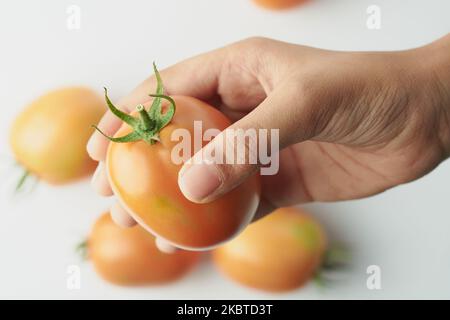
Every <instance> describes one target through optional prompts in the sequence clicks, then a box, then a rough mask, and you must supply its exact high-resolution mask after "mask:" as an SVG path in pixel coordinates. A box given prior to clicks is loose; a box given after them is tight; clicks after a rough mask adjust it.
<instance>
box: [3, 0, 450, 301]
mask: <svg viewBox="0 0 450 320" xmlns="http://www.w3.org/2000/svg"><path fill="white" fill-rule="evenodd" d="M71 4H76V5H79V6H80V8H81V29H80V30H76V31H70V30H68V29H67V28H66V19H67V16H68V15H67V14H66V9H67V7H68V6H69V5H71ZM370 4H377V5H379V6H380V7H381V10H382V28H381V30H368V29H367V27H366V19H367V14H366V9H367V7H368V6H369V5H370ZM0 9H1V10H0V94H1V96H0V97H1V104H0V110H1V117H0V146H1V150H0V152H1V164H2V172H1V177H2V179H1V180H2V181H3V182H2V183H1V188H2V192H1V194H0V199H1V200H0V201H1V203H0V218H1V221H0V298H149V299H157V298H190V299H195V298H213V299H222V298H225V299H226V298H236V299H239V298H296V299H318V298H369V299H375V298H450V239H449V238H450V232H449V230H450V200H449V199H450V161H447V162H445V163H443V164H442V165H441V166H440V167H439V168H438V169H436V170H435V171H434V172H433V173H431V174H429V175H427V176H426V177H424V178H423V179H421V180H419V181H417V182H414V183H411V184H408V185H404V186H400V187H397V188H395V189H393V190H390V191H388V192H385V193H383V194H381V195H379V196H376V197H372V198H369V199H365V200H359V201H349V202H341V203H334V204H314V205H309V206H308V208H309V209H310V210H311V211H312V212H313V213H314V214H315V215H316V216H317V217H318V218H319V219H320V220H321V221H322V222H323V223H324V224H325V225H326V227H327V228H328V230H329V232H330V234H331V236H332V237H333V238H334V239H338V240H339V241H343V242H345V243H347V244H348V245H349V246H350V247H351V249H352V251H353V268H352V269H351V270H350V271H349V272H348V278H346V280H345V281H341V282H339V283H337V284H335V285H334V286H332V287H330V288H329V289H327V290H325V291H320V290H318V289H317V288H315V287H314V286H313V285H309V286H307V287H305V288H303V289H300V290H296V291H293V292H290V293H288V294H281V295H273V294H266V293H262V292H259V291H254V290H249V289H246V288H243V287H241V286H239V285H237V284H234V283H232V282H231V281H229V280H227V279H224V278H223V277H221V276H220V275H218V274H217V272H216V271H215V270H214V268H213V267H212V266H211V265H210V264H209V263H208V262H207V261H205V262H204V263H203V264H202V265H201V266H200V267H199V268H197V269H196V270H195V271H193V272H192V273H191V274H189V275H188V276H187V277H185V278H183V279H182V280H180V281H178V282H176V283H174V284H172V285H169V286H163V287H156V288H155V287H150V288H139V289H136V288H120V287H115V286H111V285H109V284H107V283H105V282H103V281H102V280H100V279H99V278H98V277H97V276H96V274H95V273H94V271H93V270H92V266H91V265H90V264H89V263H88V262H86V263H81V262H80V260H79V258H78V256H77V255H76V254H75V253H74V246H75V244H76V243H77V242H79V241H80V240H81V239H83V237H84V236H85V235H86V234H87V233H88V231H89V228H90V226H91V224H92V222H93V221H94V220H95V218H96V217H97V216H98V215H99V214H101V213H102V211H104V210H105V209H106V208H107V207H108V204H109V203H111V199H101V198H100V197H98V196H96V195H95V194H94V193H93V192H92V190H91V188H90V186H89V183H88V181H84V182H81V183H78V184H76V185H72V186H67V187H63V188H58V189H57V188H52V187H48V186H45V185H43V184H42V185H40V186H39V187H38V189H37V190H35V192H34V193H33V194H32V195H30V196H25V197H18V198H17V197H16V198H13V197H11V194H10V193H8V192H7V190H8V188H10V187H11V184H10V182H11V180H13V179H14V178H15V177H14V175H15V174H16V172H13V171H10V170H6V169H8V168H10V167H8V165H9V163H10V162H11V159H10V157H11V156H10V152H9V149H8V143H7V141H8V140H7V137H8V128H9V125H10V123H11V121H12V119H13V117H14V116H15V114H16V113H17V112H18V111H19V110H20V109H21V108H22V107H23V106H24V105H25V104H26V103H28V102H29V101H30V100H32V99H33V98H35V97H36V96H38V95H40V94H42V93H43V92H45V91H46V90H48V89H52V88H55V87H59V86H63V85H71V84H84V85H89V86H91V87H93V88H95V89H97V90H98V91H99V92H100V90H101V88H102V87H103V86H107V87H108V88H110V89H111V90H110V92H111V93H112V94H113V98H118V97H119V96H120V95H123V94H126V92H127V91H128V90H130V89H131V88H133V87H134V86H135V85H136V84H137V83H139V82H140V81H141V80H143V79H144V78H145V77H147V76H148V75H149V74H150V73H151V62H152V61H153V60H156V61H157V63H158V65H159V67H160V68H163V67H165V66H168V65H170V64H172V63H175V62H177V61H179V60H181V59H183V58H186V57H189V56H191V55H193V54H197V53H200V52H203V51H206V50H210V49H213V48H216V47H219V46H223V45H225V44H227V43H230V42H233V41H236V40H239V39H242V38H245V37H248V36H254V35H259V36H267V37H272V38H276V39H280V40H285V41H290V42H295V43H302V44H306V45H312V46H318V47H323V48H329V49H339V50H395V49H406V48H411V47H415V46H419V45H422V44H425V43H428V42H430V41H432V40H434V39H436V38H438V37H440V36H442V35H444V34H446V33H448V32H449V31H450V13H449V12H450V1H448V0H440V1H438V0H434V1H431V0H427V1H425V0H416V1H410V0H409V1H406V0H404V1H400V0H384V1H382V0H373V1H365V0H354V1H350V0H340V1H338V0H335V1H333V0H312V1H311V2H310V3H309V4H306V5H304V6H302V7H300V8H298V9H294V10H291V11H288V12H283V13H279V12H269V11H266V10H262V9H259V8H257V7H255V6H254V5H253V4H252V3H251V2H250V0H226V1H225V0H191V1H188V0H178V1H175V0H159V1H156V0H155V1H152V0H146V1H135V0H128V1H106V0H101V1H99V0H96V1H92V0H90V1H88V0H84V1H81V0H72V1H67V0H54V1H51V0H46V1H23V0H20V1H18V0H14V1H12V0H11V1H2V4H1V8H0ZM449 54H450V53H449ZM186 76H189V75H186ZM71 264H79V265H80V266H81V271H82V272H81V289H80V290H68V289H67V287H66V279H67V273H66V268H67V266H68V265H71ZM371 264H377V265H379V266H380V267H381V270H382V290H379V291H371V290H368V289H367V288H366V278H367V274H366V268H367V266H368V265H371Z"/></svg>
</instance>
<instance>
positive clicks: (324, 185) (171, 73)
mask: <svg viewBox="0 0 450 320" xmlns="http://www.w3.org/2000/svg"><path fill="white" fill-rule="evenodd" d="M449 51H450V35H447V36H445V37H443V38H442V39H439V40H437V41H435V42H433V43H431V44H429V45H426V46H424V47H420V48H416V49H411V50H405V51H394V52H336V51H329V50H321V49H316V48H311V47H305V46H301V45H294V44H289V43H284V42H279V41H274V40H269V39H264V38H251V39H247V40H244V41H241V42H238V43H234V44H231V45H229V46H226V47H224V48H221V49H218V50H215V51H212V52H209V53H205V54H202V55H199V56H196V57H193V58H191V59H188V60H185V61H183V62H181V63H178V64H176V65H174V66H172V67H169V68H167V69H165V70H163V71H162V72H161V75H162V77H163V79H164V82H165V87H166V89H167V92H168V93H169V94H172V93H176V94H181V95H188V96H192V97H196V98H198V99H200V100H203V101H208V102H210V103H211V104H212V105H214V106H216V107H217V108H218V109H219V110H220V111H222V112H223V113H225V114H226V115H228V116H229V117H230V119H232V120H233V121H234V123H233V124H232V125H231V128H243V129H247V128H256V129H258V128H268V129H270V128H275V129H279V135H280V147H281V148H282V150H281V152H280V170H279V172H278V173H277V174H276V175H272V176H263V177H262V179H261V180H262V201H261V203H260V209H259V213H260V216H261V215H263V214H265V213H268V212H270V211H271V210H273V208H276V207H282V206H289V205H293V204H298V203H304V202H310V201H338V200H348V199H356V198H362V197H367V196H370V195H373V194H377V193H380V192H383V191H385V190H387V189H389V188H392V187H394V186H397V185H400V184H403V183H407V182H410V181H412V180H415V179H418V178H420V177H422V176H423V175H425V174H426V173H428V172H430V171H431V170H432V169H433V168H435V167H436V166H437V165H438V164H439V163H441V162H442V161H444V160H445V159H446V158H447V157H448V155H449V153H450V125H449V124H450V110H449V109H450V72H449V71H450V56H449V55H448V52H449ZM187 74H189V76H188V77H187V76H186V75H187ZM154 88H155V80H154V79H153V77H150V78H149V79H147V80H146V81H144V82H143V83H142V84H141V85H139V86H138V87H137V88H136V89H135V90H134V91H133V92H132V93H131V94H130V95H129V96H128V97H126V98H124V99H123V100H122V101H121V102H120V103H119V105H121V107H122V108H123V109H125V110H127V109H128V110H130V109H129V108H134V107H135V106H136V104H137V103H140V102H143V101H146V94H147V93H148V92H152V91H153V90H154ZM99 126H100V127H101V128H102V129H103V130H105V131H107V132H108V133H110V134H113V133H114V132H115V131H116V130H117V129H118V127H119V124H118V122H117V121H116V120H114V119H113V117H111V115H110V114H106V115H105V116H104V118H103V119H102V120H101V122H100V124H99ZM214 143H216V142H215V140H213V141H212V142H211V143H210V144H208V145H207V146H206V148H209V147H212V146H214ZM107 146H108V141H107V140H105V139H104V138H103V137H102V136H100V135H99V134H94V135H93V136H92V137H91V139H90V141H89V144H88V151H89V154H90V155H91V157H92V158H93V159H95V160H97V161H100V162H102V161H104V160H105V157H106V149H107ZM200 152H203V151H200ZM191 166H192V165H191V164H185V165H184V167H183V168H182V170H181V172H183V173H184V175H186V172H187V171H188V170H189V168H190V167H191ZM215 169H216V170H217V173H218V175H217V177H215V178H219V179H221V181H220V186H219V187H218V188H210V190H205V189H203V190H202V192H196V190H195V188H194V186H195V181H194V179H193V178H192V177H191V179H184V178H183V175H180V176H179V181H178V182H179V185H180V189H181V190H182V192H183V194H184V195H185V196H186V197H187V198H188V199H189V200H191V201H193V202H199V203H202V202H208V201H212V200H214V199H216V198H217V197H220V196H221V195H223V194H225V193H227V192H228V191H229V190H231V189H233V188H235V187H236V186H237V185H239V184H241V183H242V182H243V181H245V180H246V178H247V177H249V176H251V175H252V174H254V172H256V171H257V170H258V165H250V164H248V165H239V166H236V165H220V164H216V165H215ZM202 170H203V172H204V173H205V175H206V168H205V167H203V169H202V168H201V167H200V168H199V167H197V168H196V172H197V174H196V176H197V178H199V176H200V174H201V172H202ZM104 177H105V174H104V170H103V169H102V166H100V169H99V172H98V174H97V177H96V178H95V179H94V180H93V184H94V187H95V188H96V190H97V191H98V192H99V193H101V194H103V195H111V194H112V192H111V189H110V187H109V186H108V183H107V181H106V179H105V178H104ZM188 177H189V176H188ZM210 179H211V180H213V179H214V177H212V178H211V175H210ZM187 180H190V181H187ZM210 185H214V183H211V184H210ZM113 214H114V215H115V216H117V217H119V216H121V218H117V220H119V219H120V220H122V221H124V222H126V223H125V224H127V225H130V224H132V223H133V220H132V219H130V218H125V217H126V211H125V210H123V209H118V208H117V207H116V210H115V211H114V212H113Z"/></svg>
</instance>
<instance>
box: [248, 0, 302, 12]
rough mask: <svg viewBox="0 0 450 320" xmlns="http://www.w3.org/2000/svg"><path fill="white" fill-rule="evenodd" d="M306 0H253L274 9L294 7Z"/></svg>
mask: <svg viewBox="0 0 450 320" xmlns="http://www.w3.org/2000/svg"><path fill="white" fill-rule="evenodd" d="M306 1H307V0H253V2H255V3H256V4H257V5H259V6H261V7H264V8H266V9H272V10H282V9H288V8H292V7H295V6H297V5H299V4H301V3H303V2H306Z"/></svg>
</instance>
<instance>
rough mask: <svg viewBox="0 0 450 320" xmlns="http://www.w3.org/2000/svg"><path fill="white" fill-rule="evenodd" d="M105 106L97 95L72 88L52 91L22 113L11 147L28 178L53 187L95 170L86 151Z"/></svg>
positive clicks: (21, 183)
mask: <svg viewBox="0 0 450 320" xmlns="http://www.w3.org/2000/svg"><path fill="white" fill-rule="evenodd" d="M104 112H105V103H104V102H103V101H102V99H101V98H100V96H98V95H97V93H95V92H94V91H92V90H91V89H88V88H84V87H68V88H62V89H58V90H54V91H51V92H49V93H47V94H45V95H43V96H41V97H40V98H38V99H37V100H35V101H34V102H32V103H31V104H30V105H29V106H28V107H27V108H26V109H25V110H24V111H22V112H21V113H20V114H19V115H18V116H17V118H16V119H15V121H14V123H13V124H12V127H11V132H10V145H11V148H12V151H13V153H14V156H15V158H16V160H17V162H18V163H19V164H20V165H21V166H22V167H23V168H24V172H25V173H24V175H23V176H22V178H21V179H20V180H19V182H18V185H17V186H18V187H19V188H20V187H21V185H23V183H24V182H25V179H26V178H27V176H28V175H33V176H35V177H37V178H38V179H40V180H43V181H45V182H48V183H50V184H64V183H68V182H72V181H74V180H77V179H79V178H81V177H84V176H86V175H88V174H90V173H92V171H93V170H94V169H95V162H94V161H93V160H91V159H90V158H89V156H88V154H87V151H86V143H87V141H88V139H89V136H90V134H91V129H90V125H91V124H92V123H93V122H97V121H99V119H100V118H101V116H102V114H103V113H104Z"/></svg>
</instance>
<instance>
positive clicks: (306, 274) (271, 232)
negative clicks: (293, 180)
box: [213, 208, 327, 291]
mask: <svg viewBox="0 0 450 320" xmlns="http://www.w3.org/2000/svg"><path fill="white" fill-rule="evenodd" d="M326 244H327V239H326V236H325V232H324V230H323V229H322V227H321V226H320V225H319V224H318V223H317V222H316V221H315V220H314V219H313V218H312V217H310V216H309V215H308V214H306V213H305V212H303V211H300V210H299V209H296V208H280V209H278V210H275V211H274V212H273V213H272V214H270V215H268V216H267V217H264V218H263V219H260V220H258V221H257V222H255V223H253V224H251V225H250V226H248V227H247V228H246V229H245V230H244V232H242V233H241V234H240V235H239V236H238V237H236V238H235V239H233V240H231V241H229V242H227V243H226V244H225V245H223V246H221V247H219V248H217V249H215V250H214V251H213V259H214V263H215V264H216V266H217V267H218V268H219V269H220V270H221V271H222V272H223V273H224V274H225V275H227V276H229V277H230V278H231V279H233V280H235V281H237V282H239V283H241V284H244V285H246V286H250V287H253V288H257V289H262V290H268V291H286V290H292V289H295V288H298V287H300V286H301V285H303V284H305V283H306V282H307V281H308V280H309V279H310V278H311V277H312V276H313V275H314V273H315V272H316V270H317V269H318V268H319V266H320V265H321V262H322V258H323V255H324V252H325V249H326Z"/></svg>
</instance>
